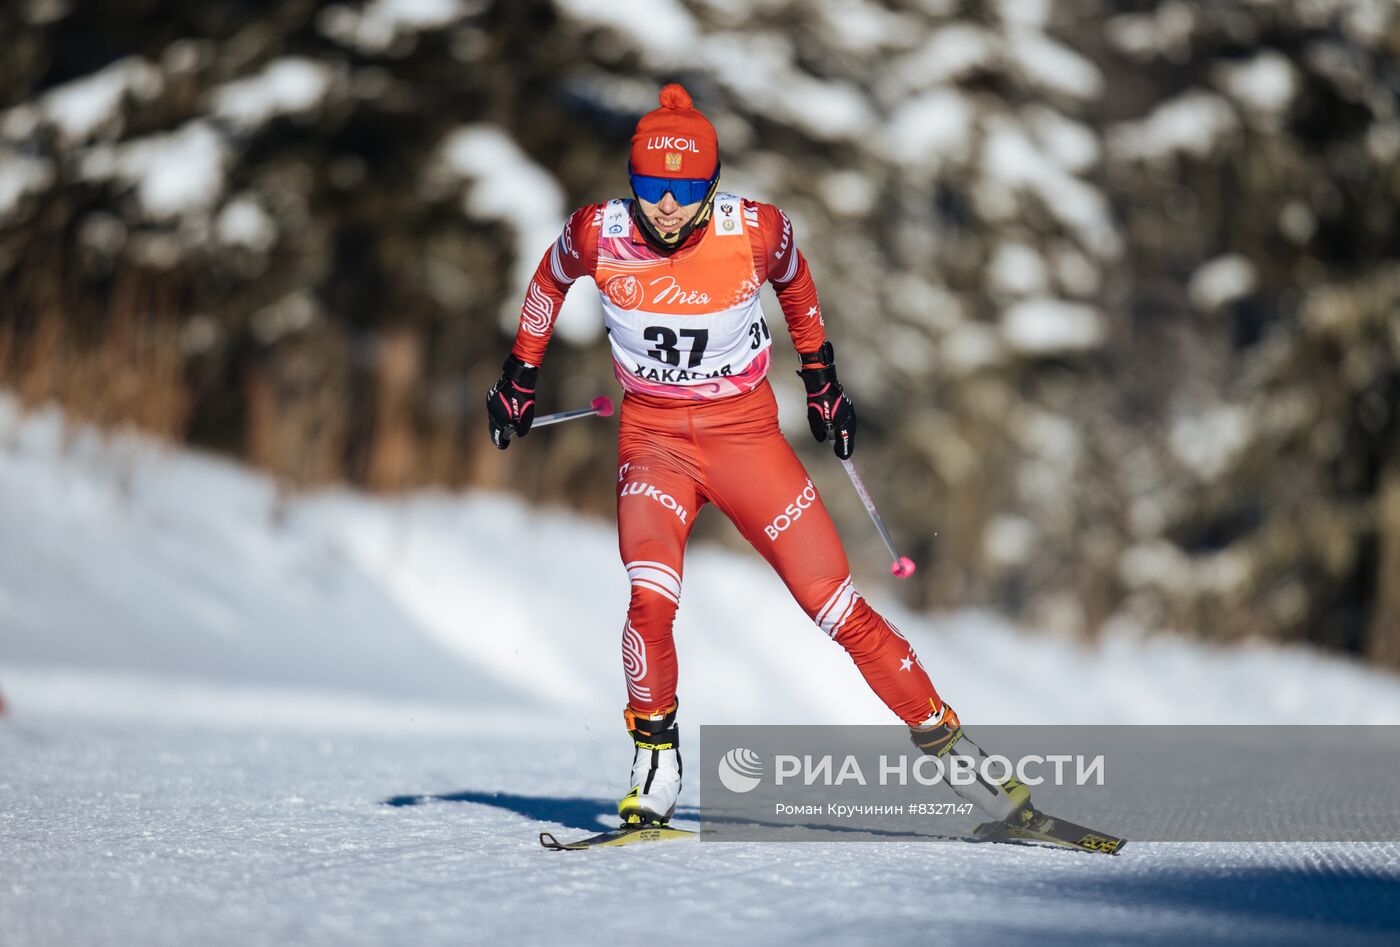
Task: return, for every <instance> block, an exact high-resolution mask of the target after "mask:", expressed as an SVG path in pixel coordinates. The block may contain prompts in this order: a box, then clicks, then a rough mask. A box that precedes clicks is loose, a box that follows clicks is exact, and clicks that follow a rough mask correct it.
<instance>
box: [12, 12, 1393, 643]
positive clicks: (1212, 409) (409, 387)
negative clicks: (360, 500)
mask: <svg viewBox="0 0 1400 947" xmlns="http://www.w3.org/2000/svg"><path fill="white" fill-rule="evenodd" d="M670 80H679V81H681V82H684V83H685V84H686V85H687V87H688V88H689V89H690V91H691V93H692V94H693V95H694V97H695V99H696V102H697V106H698V107H699V108H700V109H702V110H703V111H704V112H705V113H706V114H707V115H708V116H709V117H710V119H711V120H712V121H713V122H714V124H715V125H716V127H717V128H718V130H719V134H720V142H721V149H722V154H723V160H724V175H725V176H724V186H725V187H726V189H729V190H733V191H737V192H739V193H743V194H746V195H748V196H751V197H754V198H757V199H760V200H765V201H770V202H773V203H777V204H779V205H780V206H782V207H783V208H784V209H786V210H787V211H788V213H789V214H790V215H791V216H792V218H793V220H794V223H795V226H796V228H797V235H798V240H799V242H800V245H801V246H802V247H803V249H804V251H805V252H806V254H807V255H808V258H809V260H810V261H811V264H812V267H813V270H814V274H815V276H816V279H817V285H818V288H819V290H820V292H821V294H822V298H823V303H824V308H825V310H826V313H827V325H828V330H829V332H830V333H831V336H832V338H833V340H834V341H835V344H836V348H837V352H838V357H839V360H840V365H841V370H842V378H843V380H844V381H845V383H846V385H847V387H848V388H849V389H850V390H851V391H852V393H853V394H854V396H855V398H856V402H857V404H858V406H859V408H860V410H861V422H862V437H861V439H860V442H859V449H858V451H857V458H856V459H857V461H858V462H859V463H860V465H861V469H862V471H863V473H864V475H865V477H866V479H867V481H868V482H869V483H870V485H871V488H872V490H873V492H874V494H875V496H876V498H877V500H878V501H879V503H880V505H881V510H882V512H883V513H884V514H885V517H886V519H887V520H888V521H889V522H890V524H891V525H892V527H893V530H894V533H895V535H896V538H897V540H898V541H899V543H900V544H901V546H904V547H906V549H907V552H908V553H909V554H910V555H912V556H913V557H914V558H915V559H916V560H918V561H919V562H920V564H921V567H922V568H921V569H920V571H919V573H918V575H917V576H916V577H915V579H914V581H913V582H912V583H910V586H911V587H910V588H908V589H907V590H906V594H907V595H908V596H909V598H910V603H911V604H913V605H916V606H963V605H974V606H976V605H980V606H987V607H993V608H997V609H1000V610H1003V611H1005V612H1008V613H1010V614H1012V615H1015V616H1017V617H1019V618H1021V619H1022V620H1025V621H1027V622H1029V623H1031V624H1034V625H1035V626H1037V627H1040V628H1043V629H1047V630H1049V631H1050V632H1052V633H1060V634H1065V635H1093V634H1096V633H1099V632H1101V631H1102V630H1104V629H1105V628H1112V627H1129V628H1148V629H1161V628H1169V629H1179V630H1182V631H1186V632H1189V633H1192V634H1198V635H1202V636H1206V637H1210V638H1214V639H1219V640H1234V639H1244V638H1258V637H1263V638H1270V639H1276V640H1285V641H1307V642H1311V643H1313V644H1316V645H1319V646H1322V647H1326V648H1329V649H1334V650H1338V651H1343V652H1349V653H1353V654H1357V655H1361V656H1364V657H1366V658H1368V659H1370V660H1372V661H1375V662H1377V663H1380V664H1384V665H1389V666H1400V421H1398V420H1397V413H1400V4H1397V3H1395V2H1393V0H1236V2H1225V0H1221V2H1210V0H1200V2H1188V0H1163V2H1153V0H1131V2H1130V0H1124V2H1108V0H1058V2H1056V0H1001V2H991V0H987V2H962V0H552V2H550V0H510V2H506V0H349V2H337V3H326V2H312V0H277V2H271V0H268V2H255V0H201V2H198V3H188V2H174V0H104V2H80V0H9V2H6V3H5V4H3V5H0V385H3V386H4V387H5V388H7V389H10V390H11V391H13V392H15V393H17V395H18V396H19V397H20V398H21V399H23V401H24V402H25V403H28V404H37V403H42V402H46V401H57V402H58V403H61V404H62V405H63V406H64V407H65V408H66V409H67V410H68V411H70V412H71V413H72V414H73V415H74V416H76V417H82V418H87V419H93V420H96V421H99V422H102V423H106V424H114V425H115V424H135V425H138V426H140V427H141V428H144V429H146V430H149V431H152V432H156V433H158V434H160V435H163V436H166V437H168V438H170V439H172V440H174V441H177V442H184V443H190V444H194V445H199V446H202V447H206V448H212V449H216V450H219V451H223V452H226V453H229V454H232V455H236V456H239V457H242V458H246V459H247V460H248V461H250V462H252V463H254V464H256V465H258V466H259V467H261V468H263V469H266V470H268V471H271V472H273V473H275V474H276V475H277V476H278V477H279V478H280V479H281V481H282V482H283V483H284V484H286V486H287V489H288V490H289V491H291V490H296V489H300V488H306V487H314V486H318V485H324V484H330V483H336V482H349V483H352V484H355V485H360V486H363V487H366V488H369V489H372V490H376V491H400V490H404V489H411V488H418V487H425V486H430V485H443V486H447V487H453V488H457V487H464V486H485V487H493V488H510V489H514V490H518V491H520V492H521V493H522V494H524V495H526V496H528V497H530V498H533V499H536V500H540V501H545V502H548V503H551V504H556V505H567V506H570V507H574V508H579V509H583V510H586V511H590V512H596V513H599V514H608V513H610V512H611V510H612V504H613V498H612V482H613V480H614V470H613V463H614V451H615V448H614V440H613V428H612V426H611V425H612V424H613V422H587V423H578V424H573V425H565V426H562V427H559V428H554V429H551V430H550V431H548V432H540V433H538V434H536V435H534V436H531V437H530V438H529V439H528V440H525V441H523V442H518V443H517V444H516V445H515V446H514V447H513V448H512V449H511V450H510V451H508V452H506V453H504V454H498V453H497V452H496V451H495V450H494V449H493V448H492V447H491V446H490V445H489V443H488V440H487V437H486V434H485V421H484V411H483V400H484V394H485V391H486V389H487V388H488V387H489V386H490V384H491V383H492V382H493V381H494V379H495V377H496V376H497V374H498V372H499V369H500V364H501V360H502V358H503V357H504V355H505V352H506V350H507V347H508V345H509V339H510V337H511V335H512V334H513V329H514V325H515V321H516V318H517V315H518V312H519V304H520V301H521V299H522V290H523V287H524V284H525V282H526V280H527V279H528V276H529V274H530V273H531V272H532V270H533V268H534V266H535V264H536V263H537V262H538V260H539V258H540V256H541V255H542V254H543V252H544V251H545V250H546V248H547V247H548V244H549V242H550V241H551V240H552V239H554V237H555V236H556V235H557V233H558V231H559V228H560V226H561V225H562V223H563V220H564V218H565V216H566V215H567V214H568V212H569V211H570V210H572V209H573V208H574V207H575V206H578V205H580V204H583V203H586V202H593V201H601V200H605V199H607V198H609V197H613V196H623V195H625V194H626V191H627V187H626V175H625V164H626V153H627V142H628V138H629V136H630V133H631V129H632V126H633V124H634V123H635V121H636V119H637V117H638V116H639V115H640V114H641V113H643V112H645V111H647V110H649V109H650V108H652V107H654V106H655V102H656V93H657V90H658V89H659V87H660V85H661V84H662V83H663V82H664V81H670ZM595 295H596V294H595V293H594V290H593V288H592V287H591V286H580V287H576V288H575V290H574V292H573V293H572V294H571V296H570V302H569V305H568V307H567V308H566V311H565V314H564V316H563V317H562V318H561V323H560V328H559V330H558V332H557V333H556V336H555V342H554V344H553V347H552V349H551V352H550V356H549V358H548V360H547V362H546V365H545V370H544V372H543V377H542V385H541V410H542V411H550V410H559V409H563V408H566V407H575V406H579V405H583V404H586V403H587V401H588V400H589V399H591V398H592V397H594V396H595V395H597V394H599V393H600V392H604V391H606V392H609V393H612V394H614V395H615V394H616V393H617V391H616V384H615V382H613V380H612V376H611V367H610V363H609V360H608V356H607V347H606V343H605V341H604V340H603V338H602V334H601V320H600V313H599V310H598V306H597V303H596V301H595ZM768 312H769V318H770V322H771V323H772V324H773V325H774V328H775V330H776V331H777V332H778V338H777V339H776V340H775V341H776V342H778V343H779V344H778V345H777V346H776V348H775V353H776V365H777V368H776V370H775V372H774V381H775V385H777V386H778V387H779V397H780V400H782V401H783V402H784V404H785V409H787V410H788V411H790V412H791V413H789V414H785V416H784V421H785V424H784V426H785V429H786V430H788V432H789V435H790V436H791V437H792V439H793V441H794V443H795V444H797V445H798V447H799V450H801V451H802V452H803V453H804V457H805V458H806V459H807V461H808V463H809V467H811V469H812V470H813V474H814V477H815V479H816V480H817V482H818V485H819V486H820V487H822V488H823V493H824V495H825V497H826V498H827V501H828V503H829V504H830V505H831V506H832V507H833V510H834V512H835V514H836V515H837V517H838V519H839V520H840V521H841V523H842V525H843V527H844V528H843V533H844V535H845V536H846V537H847V541H848V544H849V547H850V551H851V553H852V559H853V561H855V562H856V563H857V564H858V568H860V569H862V570H863V571H864V572H865V573H866V574H867V575H876V574H879V572H880V571H881V567H880V563H881V562H882V561H883V559H884V553H883V550H882V548H881V547H880V545H879V543H878V540H877V539H876V537H875V536H874V534H873V531H872V530H870V529H869V528H868V524H867V523H865V522H864V521H863V515H864V514H863V513H862V511H861V510H860V507H859V505H858V503H857V501H856V500H855V498H854V496H853V495H852V494H851V491H850V489H849V486H848V485H846V484H845V483H844V480H843V478H842V476H841V473H840V469H839V467H838V466H837V465H836V464H835V461H834V460H832V459H831V458H830V457H829V456H828V454H829V449H828V448H825V447H822V448H819V447H817V445H815V444H812V443H810V437H809V435H808V434H807V433H806V430H805V424H803V423H802V422H801V415H800V413H799V412H798V410H797V409H799V408H800V395H799V391H800V387H799V386H798V385H797V384H796V382H795V379H793V377H792V370H793V369H795V368H796V357H795V356H794V355H792V354H791V346H790V345H788V344H787V343H786V340H785V338H783V333H782V332H781V325H782V322H781V316H780V314H779V313H778V310H777V308H776V306H774V305H771V300H770V305H769V307H768ZM701 524H702V527H703V528H702V534H707V535H710V536H713V537H721V538H722V539H723V541H726V542H733V543H739V542H741V541H740V540H739V539H738V537H737V536H736V535H735V534H734V533H733V530H732V529H730V528H729V527H728V525H727V524H726V523H724V522H723V520H722V518H721V517H718V516H716V515H714V514H710V515H708V516H707V517H703V518H702V520H701ZM467 539H469V538H468V537H464V540H467ZM522 541H523V542H528V537H523V538H522Z"/></svg>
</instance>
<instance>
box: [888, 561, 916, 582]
mask: <svg viewBox="0 0 1400 947" xmlns="http://www.w3.org/2000/svg"><path fill="white" fill-rule="evenodd" d="M915 568H917V567H916V566H915V565H914V560H913V559H910V558H909V557H908V556H900V557H899V560H898V561H897V562H895V563H894V564H893V565H891V566H890V575H892V576H894V577H895V578H896V579H907V578H909V577H910V576H911V575H913V574H914V569H915Z"/></svg>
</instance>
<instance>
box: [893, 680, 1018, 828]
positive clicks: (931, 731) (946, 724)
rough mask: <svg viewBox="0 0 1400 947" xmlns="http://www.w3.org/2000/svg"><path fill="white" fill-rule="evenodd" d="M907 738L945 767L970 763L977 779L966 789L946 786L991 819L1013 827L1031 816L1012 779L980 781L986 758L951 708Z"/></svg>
mask: <svg viewBox="0 0 1400 947" xmlns="http://www.w3.org/2000/svg"><path fill="white" fill-rule="evenodd" d="M909 736H910V738H911V739H913V741H914V745H915V746H917V747H918V748H919V749H921V750H923V751H924V752H925V753H927V754H929V755H930V756H936V757H938V758H939V759H941V760H943V761H944V763H945V764H948V763H951V761H952V758H953V757H963V758H965V759H967V760H970V761H971V763H972V766H973V767H974V771H975V772H976V773H977V778H976V779H975V780H973V781H972V782H971V783H968V784H966V785H955V784H954V783H953V782H952V781H949V783H948V786H949V788H950V789H952V790H953V792H955V793H957V794H958V795H959V796H961V797H962V798H964V799H966V800H967V801H968V802H970V803H972V804H973V805H975V806H976V807H977V808H979V809H981V810H982V811H983V812H985V813H987V815H989V816H991V817H992V818H993V819H995V820H997V821H998V822H1010V823H1013V824H1014V823H1016V822H1017V821H1019V820H1021V819H1023V818H1024V817H1026V816H1029V815H1031V814H1033V813H1034V812H1035V810H1034V809H1032V808H1031V791H1030V790H1029V789H1027V788H1026V784H1025V783H1023V782H1021V781H1020V780H1019V779H1017V778H1016V777H1015V776H1012V775H1011V774H1009V773H1008V774H1007V775H1006V776H1004V777H1003V778H1002V779H1001V780H999V781H992V780H988V779H985V778H983V773H982V761H983V760H984V759H986V758H987V754H986V753H985V752H983V750H982V748H981V747H980V746H978V745H977V744H976V743H973V742H972V741H971V740H969V739H968V738H967V735H966V734H964V733H963V728H962V724H961V723H960V722H959V721H958V715H957V714H955V713H953V708H952V707H949V706H948V705H947V704H944V705H943V709H942V710H941V711H940V712H939V714H938V716H937V717H934V718H933V719H931V720H928V721H926V722H924V723H922V724H920V725H919V726H917V727H910V728H909ZM959 765H960V766H964V765H966V764H965V763H960V764H959Z"/></svg>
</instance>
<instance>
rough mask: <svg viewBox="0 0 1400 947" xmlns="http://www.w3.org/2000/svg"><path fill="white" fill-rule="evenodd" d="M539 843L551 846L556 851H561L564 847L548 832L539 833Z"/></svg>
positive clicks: (546, 846)
mask: <svg viewBox="0 0 1400 947" xmlns="http://www.w3.org/2000/svg"><path fill="white" fill-rule="evenodd" d="M540 844H541V845H543V846H544V847H545V848H552V849H554V850H556V851H562V850H563V848H564V846H563V844H562V843H561V842H560V841H559V840H558V839H557V838H555V837H554V836H553V835H551V834H550V833H548V832H541V833H540Z"/></svg>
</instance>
